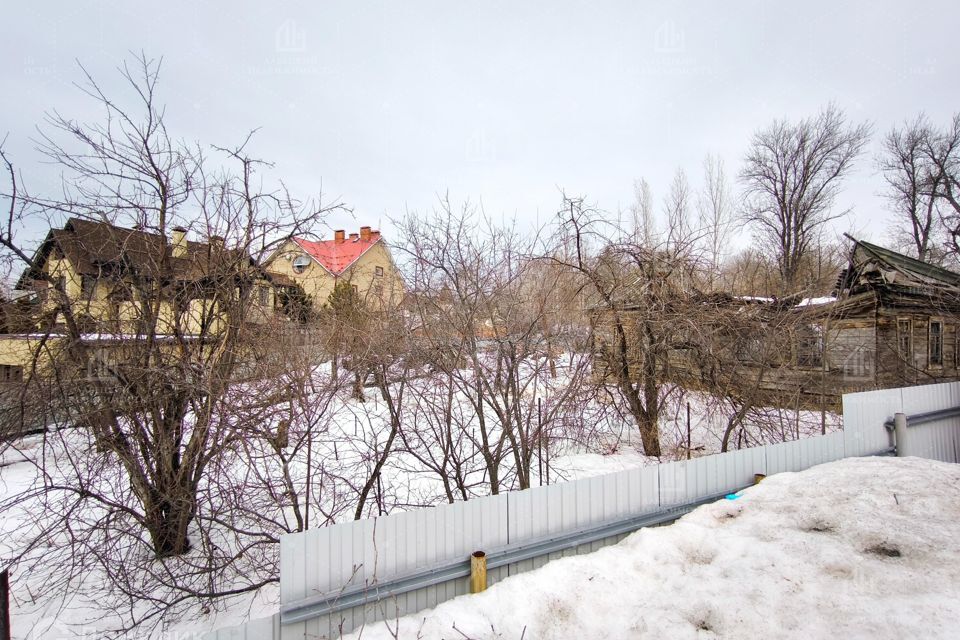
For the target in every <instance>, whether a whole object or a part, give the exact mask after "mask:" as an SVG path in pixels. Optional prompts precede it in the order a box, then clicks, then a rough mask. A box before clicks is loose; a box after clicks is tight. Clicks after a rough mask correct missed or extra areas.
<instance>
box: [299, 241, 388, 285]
mask: <svg viewBox="0 0 960 640" xmlns="http://www.w3.org/2000/svg"><path fill="white" fill-rule="evenodd" d="M293 241H294V242H296V243H297V244H298V245H300V248H301V249H303V250H304V251H306V252H307V253H308V254H310V256H312V257H313V258H314V259H315V260H316V261H317V262H319V263H320V264H322V265H323V266H324V267H325V268H326V269H327V271H329V272H330V273H332V274H334V275H340V274H342V273H343V271H344V270H345V269H346V268H347V267H349V266H350V265H351V264H353V263H354V261H356V259H357V258H359V257H360V256H362V255H363V254H364V253H366V252H367V250H368V249H370V247H372V246H373V245H375V244H377V243H378V242H380V232H379V231H374V232H372V233H371V234H370V239H369V240H362V239H360V238H359V237H357V238H354V237H350V238H346V239H344V240H343V241H341V242H337V241H336V240H318V241H312V240H305V239H303V238H294V239H293Z"/></svg>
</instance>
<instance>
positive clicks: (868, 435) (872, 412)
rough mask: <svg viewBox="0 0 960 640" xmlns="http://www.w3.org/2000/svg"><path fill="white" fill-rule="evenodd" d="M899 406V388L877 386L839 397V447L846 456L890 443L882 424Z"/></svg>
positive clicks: (900, 403) (863, 453)
mask: <svg viewBox="0 0 960 640" xmlns="http://www.w3.org/2000/svg"><path fill="white" fill-rule="evenodd" d="M902 409H903V399H902V390H901V389H881V390H879V391H864V392H861V393H848V394H846V395H844V396H843V446H844V453H845V455H847V456H850V457H853V456H869V455H873V454H875V453H877V452H880V451H883V450H885V449H889V448H890V447H892V446H893V436H892V434H891V433H890V432H888V431H887V430H886V428H884V426H883V424H884V423H885V422H886V421H887V420H890V419H892V418H893V414H895V413H897V412H899V411H901V410H902Z"/></svg>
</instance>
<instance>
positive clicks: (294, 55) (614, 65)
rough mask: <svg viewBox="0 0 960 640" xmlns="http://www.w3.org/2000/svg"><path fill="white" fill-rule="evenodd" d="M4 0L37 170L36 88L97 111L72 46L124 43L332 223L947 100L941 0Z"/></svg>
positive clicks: (870, 214)
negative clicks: (318, 196) (144, 0)
mask: <svg viewBox="0 0 960 640" xmlns="http://www.w3.org/2000/svg"><path fill="white" fill-rule="evenodd" d="M217 4H218V6H216V7H215V6H213V5H214V3H209V4H205V3H199V2H196V1H192V2H176V1H165V2H160V3H152V4H151V5H146V4H141V3H134V2H119V1H117V2H106V1H103V2H89V3H85V2H70V3H52V2H50V3H42V2H20V3H9V4H8V5H7V6H6V7H5V8H4V14H5V15H4V23H5V25H6V26H7V28H6V29H5V30H4V31H5V33H4V38H3V39H2V40H0V51H2V61H0V74H2V81H3V82H2V86H3V87H4V91H3V95H4V100H3V111H2V115H3V117H2V120H0V136H2V135H3V133H9V139H8V142H7V147H8V150H9V151H10V152H11V153H12V154H13V156H14V159H15V160H16V161H17V162H18V164H19V165H20V167H21V169H22V170H23V171H24V174H25V177H26V178H27V180H28V181H29V182H30V183H31V184H32V185H33V186H34V188H35V189H36V188H37V187H47V186H50V185H52V184H53V183H54V179H55V177H56V174H55V172H54V171H53V169H52V168H51V167H49V166H44V165H41V164H39V163H38V157H37V155H36V153H35V152H34V151H33V149H32V143H31V142H30V137H31V136H32V135H33V127H34V126H35V125H36V124H38V123H40V122H41V120H42V117H43V113H44V111H47V110H50V109H51V108H54V107H55V108H57V109H58V110H59V111H60V112H61V113H63V114H64V115H69V116H75V117H77V118H81V119H93V118H95V117H96V115H97V112H96V111H94V110H93V109H92V105H91V104H90V103H89V101H88V100H87V99H85V98H84V97H82V96H81V95H80V93H79V92H78V91H77V90H76V89H75V88H74V87H73V86H72V83H73V82H76V81H78V80H79V78H80V75H79V70H78V68H77V65H76V62H75V61H76V60H79V61H81V62H82V63H83V64H84V65H85V66H86V67H87V68H88V69H89V70H90V71H91V72H92V73H93V74H94V75H95V77H97V78H98V80H99V81H100V82H101V83H102V84H103V85H104V86H105V87H106V88H107V89H108V90H109V89H110V88H111V87H116V86H117V85H118V84H119V77H118V75H117V74H116V73H115V72H114V69H115V67H116V66H117V65H119V64H120V63H121V62H122V61H123V60H124V58H125V57H129V55H130V54H129V52H131V51H134V52H139V51H140V50H143V51H145V52H146V53H147V54H148V55H149V56H163V58H164V66H163V74H162V78H161V83H162V84H161V95H162V98H163V99H164V100H165V102H166V103H167V113H168V125H169V126H170V128H171V129H172V131H173V132H174V133H175V134H177V135H178V136H182V137H184V138H188V139H198V140H200V141H202V142H205V143H213V144H221V145H227V144H230V143H236V142H237V141H239V140H241V139H242V138H243V136H244V135H245V133H246V132H247V131H248V130H250V129H252V128H256V127H260V132H259V133H258V134H257V136H256V138H255V144H254V147H253V149H254V151H255V152H256V153H257V154H258V155H260V156H261V157H264V158H268V159H270V160H272V161H274V162H275V163H276V175H277V176H281V177H283V178H284V179H285V180H286V181H287V182H288V184H289V185H290V186H291V187H292V188H293V190H294V192H295V193H298V194H303V195H307V194H311V193H315V192H317V191H318V190H319V189H320V186H321V182H322V186H323V189H324V191H325V192H326V193H327V194H330V195H338V196H341V197H342V198H343V200H345V201H346V202H347V203H348V204H350V205H351V206H352V207H353V208H354V210H355V216H356V219H357V221H356V222H354V221H352V220H351V219H349V217H347V216H342V217H341V218H339V219H335V220H332V221H331V225H332V226H335V227H339V226H348V227H354V226H356V225H357V224H358V223H360V222H363V223H372V224H374V225H377V224H381V225H383V226H385V227H388V223H387V218H388V217H390V216H397V215H398V214H401V213H402V212H403V211H404V210H405V209H413V210H421V211H422V210H428V209H430V208H432V207H433V206H434V205H435V204H436V201H437V194H439V193H443V192H445V191H449V192H450V195H451V197H452V198H453V199H454V200H458V201H459V200H463V199H467V198H469V199H470V200H472V201H475V202H476V201H480V200H482V201H483V204H484V206H485V209H486V211H487V213H488V214H493V215H496V216H501V215H504V216H514V215H515V216H516V217H517V218H518V219H520V220H521V221H524V222H528V221H529V222H534V221H536V220H540V221H544V220H546V219H548V218H549V217H550V216H551V215H552V214H553V212H554V211H556V209H557V208H558V206H559V202H560V197H559V189H561V188H563V189H565V190H567V191H568V192H571V193H575V194H581V195H586V196H587V197H588V198H589V199H590V200H591V201H593V202H595V203H596V204H597V205H598V206H600V207H601V208H604V209H607V210H609V211H611V212H615V211H617V209H619V208H623V209H625V208H627V207H628V206H629V204H630V202H631V200H632V185H633V182H634V180H635V179H636V178H639V177H641V176H642V177H645V178H647V180H648V181H649V182H650V183H651V185H652V187H653V190H654V196H655V199H656V202H657V203H658V205H659V203H660V201H661V199H662V197H663V195H664V193H665V192H666V190H667V188H668V184H669V180H670V177H671V175H672V173H673V172H674V171H675V169H676V168H677V167H678V166H682V167H685V168H686V170H687V172H688V174H689V175H690V178H691V180H692V181H693V182H694V183H695V184H696V182H698V181H699V174H700V164H701V162H702V159H703V156H704V155H705V154H706V153H708V152H712V153H715V154H719V155H720V156H721V157H723V158H724V159H725V161H726V163H727V168H728V172H729V173H734V172H735V171H736V170H737V169H738V168H739V164H740V158H741V157H742V155H743V152H744V150H745V147H746V144H747V142H748V140H749V136H750V134H751V132H752V131H753V130H754V129H756V128H758V127H760V126H764V125H766V124H768V123H769V122H770V121H771V120H773V119H774V118H778V117H787V118H794V119H796V118H801V117H804V116H807V115H811V114H814V113H815V112H816V111H817V109H818V108H819V107H821V106H822V105H823V104H825V103H827V102H828V101H831V100H832V101H835V102H836V103H837V104H838V105H839V106H840V107H841V108H843V109H844V110H846V112H847V114H848V115H849V116H850V117H851V118H853V119H857V120H870V121H872V122H873V123H874V124H875V127H876V133H875V135H874V141H873V144H872V146H871V155H872V153H873V151H875V150H876V148H877V141H878V138H879V135H878V134H879V133H883V132H885V131H886V130H888V129H889V128H890V127H891V126H892V125H894V124H896V123H899V122H901V121H902V120H903V119H905V118H908V117H912V116H914V115H915V114H916V113H917V112H919V111H921V110H923V111H925V112H926V113H927V114H928V115H929V116H930V117H931V118H932V119H934V120H935V121H936V122H938V123H943V122H946V120H947V118H948V117H949V116H950V115H951V114H952V113H953V112H954V111H956V110H960V100H958V98H960V82H958V81H957V78H958V71H960V68H958V67H960V56H958V53H960V51H958V45H957V44H956V37H955V33H954V31H955V28H956V19H955V11H954V10H953V7H952V5H951V4H950V3H946V2H910V3H907V2H884V3H878V2H855V3H843V4H842V6H838V5H840V4H841V3H838V2H795V3H774V2H734V1H728V2H717V1H705V0H689V1H685V2H638V1H636V0H633V1H617V2H614V1H610V2H601V1H595V2H584V1H573V0H567V1H551V2H545V1H544V2H500V1H493V0H482V1H472V2H465V1H461V0H457V1H451V0H443V1H423V0H408V1H405V2H400V1H397V0H394V1H391V2H382V1H376V2H359V1H356V0H354V1H352V2H310V3H265V2H257V3H230V4H226V3H217ZM872 165H873V160H872V157H865V158H864V159H863V160H862V161H861V163H860V169H859V171H858V172H857V173H856V174H855V175H853V176H852V177H851V179H850V180H849V181H848V183H847V189H846V191H845V194H844V197H843V202H842V203H840V204H841V205H842V206H852V207H853V208H854V217H853V219H852V220H850V221H849V222H848V223H845V224H844V225H843V227H844V228H848V227H851V226H852V227H854V228H855V229H856V230H857V231H859V232H861V233H863V235H864V236H866V237H873V238H875V239H879V238H881V237H882V235H883V231H884V227H885V226H886V224H887V218H888V214H887V213H886V211H885V208H884V206H885V205H884V202H883V200H882V199H881V198H880V197H879V193H880V191H881V189H882V184H881V181H880V178H879V176H878V175H876V172H875V170H874V169H873V166H872Z"/></svg>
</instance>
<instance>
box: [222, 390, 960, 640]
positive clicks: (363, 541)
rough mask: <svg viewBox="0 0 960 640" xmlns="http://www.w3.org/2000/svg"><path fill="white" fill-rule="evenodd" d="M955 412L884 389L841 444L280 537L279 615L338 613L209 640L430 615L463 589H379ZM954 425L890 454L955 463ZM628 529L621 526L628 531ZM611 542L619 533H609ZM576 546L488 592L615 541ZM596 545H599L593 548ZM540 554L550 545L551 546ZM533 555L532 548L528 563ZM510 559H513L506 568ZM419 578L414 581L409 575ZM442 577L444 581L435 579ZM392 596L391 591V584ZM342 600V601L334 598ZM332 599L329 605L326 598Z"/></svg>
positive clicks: (718, 458) (933, 393)
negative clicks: (889, 424) (930, 415)
mask: <svg viewBox="0 0 960 640" xmlns="http://www.w3.org/2000/svg"><path fill="white" fill-rule="evenodd" d="M958 406H960V383H948V384H941V385H930V386H926V387H916V388H909V389H887V390H881V391H870V392H864V393H856V394H848V395H845V396H844V397H843V410H844V428H843V431H841V432H836V433H832V434H828V435H825V436H817V437H814V438H808V439H803V440H796V441H792V442H785V443H781V444H775V445H768V446H765V447H757V448H754V449H743V450H739V451H731V452H727V453H723V454H717V455H712V456H705V457H701V458H694V459H693V460H688V461H680V462H671V463H665V464H661V465H657V466H649V467H644V468H638V469H631V470H627V471H622V472H618V473H614V474H609V475H605V476H598V477H594V478H587V479H584V480H580V481H575V482H569V483H563V484H558V485H551V486H548V487H535V488H533V489H529V490H526V491H518V492H513V493H507V494H501V495H498V496H488V497H485V498H478V499H474V500H470V501H468V502H458V503H456V504H452V505H441V506H438V507H433V508H428V509H421V510H417V511H412V512H406V513H399V514H395V515H390V516H383V517H379V518H373V519H369V520H361V521H356V522H348V523H344V524H340V525H335V526H331V527H324V528H321V529H315V530H311V531H308V532H305V533H301V534H292V535H288V536H283V537H282V538H281V544H280V549H281V554H280V555H281V558H280V593H281V606H282V607H283V608H285V609H286V610H288V611H289V607H290V605H297V604H298V603H299V604H302V603H304V602H307V603H315V602H317V601H323V602H329V601H330V599H329V598H327V597H326V596H330V595H333V596H336V594H338V593H340V594H342V593H343V592H344V591H345V590H346V591H347V594H346V596H352V598H353V599H351V600H349V601H347V600H344V603H345V605H351V604H353V603H356V604H353V606H344V608H343V609H342V610H339V611H334V609H336V607H335V606H331V607H330V610H331V612H330V613H325V614H321V615H317V616H316V617H314V618H312V619H308V620H306V621H301V622H292V623H289V624H287V623H285V624H281V623H280V616H279V615H275V616H273V618H268V619H266V620H258V621H254V622H251V623H248V624H247V625H244V626H243V627H237V628H233V629H223V630H220V631H218V632H214V633H212V634H208V635H207V636H206V637H207V638H208V639H209V640H252V639H253V638H257V639H261V638H263V639H267V640H269V639H273V640H278V639H282V640H288V639H294V638H295V639H296V640H302V639H303V638H305V637H308V638H334V637H337V636H338V635H339V634H340V633H341V632H346V631H350V630H353V629H356V628H359V627H360V626H362V625H363V624H365V623H368V622H372V621H375V620H382V619H384V618H394V617H397V616H402V615H406V614H410V613H413V612H416V611H420V610H422V609H425V608H428V607H432V606H435V605H437V604H439V603H440V602H444V601H446V600H450V599H451V598H454V597H456V596H458V595H462V594H464V593H467V592H468V588H469V587H468V579H467V578H465V577H454V578H443V579H438V580H436V581H434V582H431V583H430V584H427V585H426V586H421V583H420V582H417V583H416V586H417V588H412V589H410V590H409V591H405V592H400V591H399V590H398V591H397V592H396V593H393V594H391V593H386V592H385V591H384V589H387V588H389V586H390V585H388V584H386V583H387V582H389V581H391V580H396V579H398V578H403V577H404V576H409V575H417V576H418V578H417V579H418V580H419V579H420V578H419V576H422V575H424V573H423V572H426V573H428V574H429V573H430V572H431V571H434V570H435V569H438V568H442V567H444V566H447V567H449V566H451V563H456V562H460V561H466V560H467V558H468V557H469V555H470V553H472V552H473V551H476V550H484V551H491V550H497V549H503V548H505V547H508V546H509V548H510V549H515V548H517V547H518V546H521V547H522V546H523V545H524V544H525V543H530V542H538V543H542V542H543V541H544V540H547V541H550V540H552V539H553V538H557V537H560V536H564V535H570V534H572V533H577V537H576V540H581V539H584V538H582V537H580V534H579V533H578V532H582V531H583V530H586V529H591V528H594V527H597V526H599V525H608V524H611V523H618V524H617V526H618V527H619V526H620V523H622V522H623V521H625V520H627V519H629V518H632V517H636V516H641V515H644V514H651V513H655V512H660V511H663V510H664V509H667V510H669V509H670V508H672V507H679V506H680V505H685V504H689V503H691V502H694V501H697V500H702V499H704V498H708V497H709V496H712V495H717V494H720V493H724V492H728V491H732V490H735V489H738V488H740V487H743V486H747V485H749V484H750V483H751V482H752V481H753V477H754V474H757V473H763V474H767V475H771V474H775V473H780V472H784V471H800V470H803V469H806V468H809V467H811V466H814V465H817V464H821V463H824V462H829V461H832V460H838V459H840V458H843V457H852V456H862V455H873V454H876V453H880V452H883V451H885V450H887V449H888V448H889V447H891V446H892V444H893V441H892V436H891V435H890V434H889V431H888V430H887V429H886V428H885V427H884V423H885V422H886V421H887V420H889V419H891V418H892V417H893V415H894V414H895V413H897V412H904V413H907V414H908V415H909V414H917V413H926V412H929V411H936V410H941V409H948V408H953V407H958ZM958 427H960V417H956V418H946V419H942V420H939V421H937V422H934V423H930V424H925V425H918V426H914V427H909V428H908V435H909V437H908V439H907V440H908V441H907V442H904V443H901V453H904V454H908V455H922V456H925V457H930V458H936V459H938V460H948V461H953V462H956V461H957V460H958V454H960V438H958V435H957V431H960V429H958ZM631 526H633V525H631ZM616 531H623V529H618V530H616ZM608 532H610V533H611V535H609V536H607V537H600V536H594V538H593V539H591V540H592V541H589V542H585V543H584V544H582V545H579V546H576V547H571V548H566V549H563V550H559V551H558V550H555V549H556V548H557V547H550V549H551V552H549V553H547V552H543V555H539V556H536V557H533V558H527V559H523V560H520V561H517V562H514V563H512V564H507V565H505V566H499V567H495V568H492V569H491V570H490V571H489V572H488V582H489V583H491V584H492V583H495V582H497V581H499V580H501V579H503V578H505V577H507V576H508V575H512V574H514V573H519V572H522V571H528V570H530V569H534V568H536V567H539V566H542V565H543V564H545V563H546V562H548V561H549V560H551V559H554V558H557V557H561V556H563V555H572V554H577V553H586V552H589V551H592V550H595V549H597V548H599V547H601V546H604V545H606V544H613V543H615V542H617V541H618V540H621V539H622V538H623V537H624V536H625V535H627V534H625V533H622V532H616V533H614V530H612V529H610V528H609V527H604V528H603V533H608ZM597 538H599V539H597ZM551 544H552V542H551ZM540 549H541V547H537V553H540V552H541V551H540ZM511 557H521V556H511ZM418 571H419V572H421V573H416V572H418ZM444 575H453V574H444ZM394 584H395V583H394ZM346 596H344V597H346ZM334 599H336V598H334Z"/></svg>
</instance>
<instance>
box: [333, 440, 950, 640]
mask: <svg viewBox="0 0 960 640" xmlns="http://www.w3.org/2000/svg"><path fill="white" fill-rule="evenodd" d="M958 522H960V465H952V464H946V463H941V462H934V461H929V460H922V459H918V458H906V459H897V458H859V459H847V460H842V461H839V462H833V463H829V464H825V465H821V466H818V467H814V468H812V469H808V470H807V471H804V472H800V473H784V474H780V475H776V476H772V477H769V478H767V479H766V480H764V481H763V483H761V484H760V485H759V486H756V487H752V488H750V489H748V490H746V491H744V492H743V494H742V497H740V498H739V499H737V500H722V501H719V502H716V503H714V504H710V505H707V506H704V507H701V508H699V509H697V510H696V511H695V512H693V513H691V514H689V515H687V516H685V517H684V518H682V519H681V520H680V521H678V522H677V523H675V524H673V525H672V526H669V527H660V528H652V529H644V530H641V531H639V532H637V533H634V534H633V535H631V536H629V537H628V538H626V539H625V540H624V541H623V542H621V543H620V544H618V545H615V546H612V547H607V548H605V549H602V550H600V551H598V552H596V553H593V554H590V555H584V556H578V557H571V558H565V559H562V560H558V561H555V562H552V563H550V564H548V565H547V566H545V567H543V568H541V569H539V570H537V571H533V572H530V573H526V574H522V575H519V576H514V577H511V578H508V579H506V580H504V581H503V582H501V583H499V584H497V585H494V586H492V587H491V588H490V589H488V590H487V591H486V592H485V593H482V594H479V595H475V596H462V597H460V598H457V599H455V600H452V601H449V602H446V603H444V604H442V605H440V606H438V607H437V608H436V609H434V610H430V611H425V612H420V613H418V614H414V615H411V616H408V617H406V618H401V619H400V621H399V623H400V628H399V634H398V635H394V633H395V632H396V631H397V629H396V621H393V622H392V623H390V625H389V628H388V627H387V626H386V625H384V624H383V623H380V624H377V625H370V626H368V627H366V628H365V629H362V630H360V631H358V632H356V633H354V634H353V635H351V636H348V637H351V638H363V639H365V640H378V639H381V638H382V639H386V638H393V637H399V638H422V639H424V640H427V639H430V638H437V639H439V638H464V637H469V638H473V639H478V640H479V639H485V638H491V639H492V638H521V637H523V638H530V639H552V638H638V637H642V638H713V637H723V638H778V637H788V636H789V637H804V638H827V637H836V638H845V637H857V638H905V637H924V638H953V637H956V636H957V624H958V621H960V535H958V534H957V526H958V524H957V523H958Z"/></svg>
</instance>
